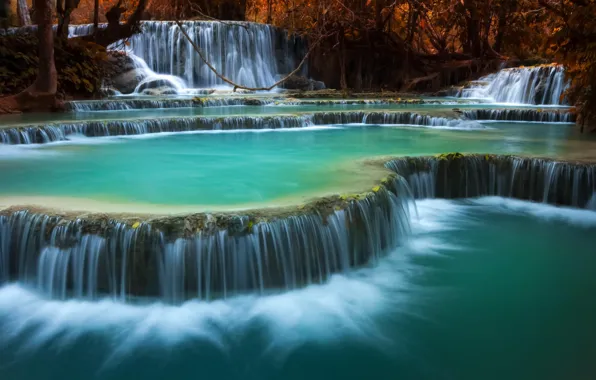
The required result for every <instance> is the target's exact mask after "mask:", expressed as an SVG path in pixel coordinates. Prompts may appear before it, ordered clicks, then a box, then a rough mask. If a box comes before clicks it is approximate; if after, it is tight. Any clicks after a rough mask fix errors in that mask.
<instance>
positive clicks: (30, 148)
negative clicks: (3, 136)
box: [0, 144, 61, 160]
mask: <svg viewBox="0 0 596 380" xmlns="http://www.w3.org/2000/svg"><path fill="white" fill-rule="evenodd" d="M42 145H44V144H27V145H25V144H23V145H3V144H0V160H22V159H25V158H33V159H42V158H46V157H48V156H56V155H59V154H61V152H57V151H54V150H49V149H37V148H40V147H41V146H42Z"/></svg>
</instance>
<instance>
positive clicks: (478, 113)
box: [463, 109, 575, 123]
mask: <svg viewBox="0 0 596 380" xmlns="http://www.w3.org/2000/svg"><path fill="white" fill-rule="evenodd" d="M463 114H464V116H465V117H466V118H467V119H470V120H500V121H505V120H510V121H534V122H541V123H573V122H575V114H574V113H573V112H568V111H558V110H557V111H552V110H548V109H546V110H536V109H475V110H464V111H463Z"/></svg>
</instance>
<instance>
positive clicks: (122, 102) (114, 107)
mask: <svg viewBox="0 0 596 380" xmlns="http://www.w3.org/2000/svg"><path fill="white" fill-rule="evenodd" d="M275 101H276V99H274V98H262V99H261V98H247V97H234V96H228V97H205V98H190V99H176V98H162V99H154V98H148V99H126V98H122V99H117V100H116V99H114V100H82V101H70V102H66V103H65V105H66V109H67V110H69V111H75V112H91V111H118V110H135V109H156V108H190V107H224V106H266V105H269V104H272V103H274V102H275Z"/></svg>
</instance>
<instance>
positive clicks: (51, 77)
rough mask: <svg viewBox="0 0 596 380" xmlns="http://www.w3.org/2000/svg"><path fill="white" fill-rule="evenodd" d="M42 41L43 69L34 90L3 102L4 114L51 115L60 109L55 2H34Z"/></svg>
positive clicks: (5, 99)
mask: <svg viewBox="0 0 596 380" xmlns="http://www.w3.org/2000/svg"><path fill="white" fill-rule="evenodd" d="M33 6H34V8H35V21H36V23H37V36H38V39H39V67H38V69H37V78H36V79H35V82H33V84H32V85H31V86H29V87H28V88H27V89H26V90H24V91H23V92H21V93H20V94H18V95H14V96H8V97H5V98H0V114H2V113H11V112H22V111H49V110H52V109H55V108H56V103H57V102H56V92H57V89H58V73H57V72H56V64H55V63H54V31H53V30H52V24H53V19H52V14H53V12H52V11H53V9H52V8H53V1H52V0H34V3H33Z"/></svg>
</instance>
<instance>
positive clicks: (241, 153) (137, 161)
mask: <svg viewBox="0 0 596 380" xmlns="http://www.w3.org/2000/svg"><path fill="white" fill-rule="evenodd" d="M467 126H468V124H466V123H462V124H461V127H462V128H464V129H461V130H459V129H455V130H453V128H446V129H440V128H423V127H406V126H393V127H390V126H362V125H353V126H336V127H333V126H330V127H327V128H325V127H314V128H306V129H293V130H275V131H262V130H260V131H242V132H239V131H230V132H227V131H226V132H221V131H209V132H201V133H190V134H186V133H175V134H151V135H141V136H133V137H112V138H84V137H73V140H72V141H69V142H64V143H56V144H47V145H38V146H10V147H4V148H2V150H3V153H2V154H0V170H1V171H2V179H3V180H2V182H1V183H0V194H1V195H12V196H14V195H19V196H60V197H78V198H92V199H95V200H110V201H120V202H136V203H153V204H166V205H190V204H195V205H240V204H249V203H258V202H270V201H275V200H280V199H285V198H292V197H301V196H309V195H312V194H314V193H317V192H325V191H336V192H337V191H342V190H344V191H347V190H350V189H351V190H354V189H356V190H360V191H362V190H365V189H366V188H368V186H371V185H372V183H373V181H376V180H378V179H380V178H381V176H380V175H379V174H378V173H377V174H375V173H371V172H370V170H366V169H362V168H361V167H360V166H354V165H353V163H354V162H356V161H357V160H361V159H364V158H368V157H372V156H383V155H429V154H435V153H437V152H453V151H459V152H479V153H508V154H538V155H551V156H554V155H558V154H562V153H564V152H565V151H566V141H567V139H568V135H569V134H570V131H571V129H572V126H571V125H566V124H544V123H503V122H499V123H483V124H478V123H473V124H472V127H473V128H478V127H480V128H481V129H479V130H476V129H471V130H466V129H465V128H466V127H467ZM456 127H457V126H456ZM482 128H484V129H482ZM371 176H372V177H374V178H371Z"/></svg>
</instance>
